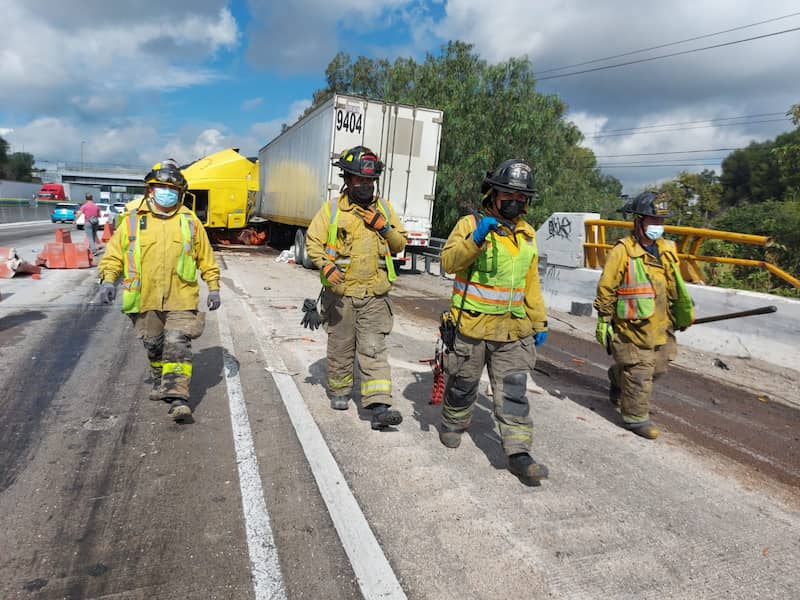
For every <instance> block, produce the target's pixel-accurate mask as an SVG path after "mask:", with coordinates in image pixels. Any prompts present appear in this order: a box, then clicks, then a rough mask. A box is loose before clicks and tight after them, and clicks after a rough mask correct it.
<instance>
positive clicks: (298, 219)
mask: <svg viewBox="0 0 800 600" xmlns="http://www.w3.org/2000/svg"><path fill="white" fill-rule="evenodd" d="M441 132H442V111H440V110H435V109H430V108H422V107H419V106H408V105H403V104H396V103H391V102H382V101H378V100H369V99H367V98H360V97H356V96H347V95H343V94H334V96H333V97H332V98H331V99H330V100H328V101H326V102H325V103H323V104H321V105H320V106H318V107H316V108H315V109H314V110H313V111H312V112H310V113H309V114H308V115H306V116H305V117H303V118H302V119H300V120H299V121H298V122H297V123H295V124H294V125H292V126H291V127H289V128H288V129H287V130H286V131H284V132H283V133H281V134H280V135H279V136H278V137H276V138H275V139H273V140H272V141H271V142H269V143H268V144H267V145H266V146H264V147H263V148H261V150H259V152H258V162H259V192H258V197H257V201H256V207H255V211H254V217H255V218H254V219H251V220H263V221H267V222H268V224H269V231H270V237H271V240H273V241H278V240H280V239H283V240H286V242H288V243H291V241H292V240H294V247H295V258H296V260H297V262H302V264H303V265H304V266H306V267H309V268H310V267H311V262H310V261H309V259H308V256H307V255H306V252H305V247H306V244H305V232H306V228H307V227H308V224H309V223H310V222H311V219H312V218H313V217H314V215H315V214H316V213H317V211H318V210H319V208H320V206H322V204H323V203H324V202H326V201H328V199H330V198H331V197H332V196H337V195H338V194H339V190H340V189H341V187H342V179H341V178H340V177H339V173H340V170H339V169H338V168H336V167H334V166H332V162H333V161H334V160H335V159H336V158H338V157H339V156H340V154H341V153H342V152H344V150H346V149H348V148H351V147H353V146H359V145H361V146H367V147H368V148H370V149H371V150H373V151H374V152H377V153H378V156H379V158H380V159H381V160H382V161H383V163H384V165H385V167H384V170H383V174H382V175H381V177H380V179H379V193H380V195H381V196H383V197H384V198H388V199H389V201H390V202H391V203H392V206H393V207H394V209H395V211H396V212H397V214H398V216H399V217H400V219H401V220H402V222H403V224H404V226H405V228H406V230H407V231H408V245H409V246H427V245H428V244H429V241H430V236H431V219H432V217H433V201H434V192H435V189H436V173H437V170H438V161H439V143H440V140H441ZM400 258H402V257H400Z"/></svg>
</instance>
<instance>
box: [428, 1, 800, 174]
mask: <svg viewBox="0 0 800 600" xmlns="http://www.w3.org/2000/svg"><path fill="white" fill-rule="evenodd" d="M445 12H446V16H445V18H444V19H442V20H441V21H440V22H439V23H438V25H437V28H436V30H435V31H436V32H437V34H438V35H439V36H440V37H442V38H443V39H460V40H463V41H466V42H470V43H472V44H474V46H475V49H476V51H477V52H478V53H479V54H480V55H481V56H482V57H484V58H486V59H487V60H489V61H490V62H498V61H502V60H506V59H508V58H510V57H512V56H521V55H528V56H529V57H530V59H531V61H532V64H533V69H534V72H536V73H539V74H540V79H539V81H538V82H537V89H538V90H540V91H543V92H545V93H554V94H557V95H559V96H560V97H561V98H562V99H563V100H564V101H565V102H566V103H567V104H568V106H569V109H570V111H571V116H570V118H571V119H572V120H573V122H575V123H576V125H578V126H579V127H580V128H581V130H582V131H583V132H584V134H586V135H587V136H588V135H590V134H591V132H592V131H594V130H595V129H600V130H609V129H619V128H625V127H636V126H642V125H652V124H657V123H674V122H680V121H695V120H700V119H714V118H721V117H730V116H735V115H748V114H757V113H766V112H773V111H785V110H786V109H788V107H789V106H790V105H791V104H793V103H796V102H797V101H798V99H800V98H798V94H797V83H796V78H795V77H793V76H792V75H790V74H791V73H795V72H796V71H797V66H796V64H795V63H796V56H797V54H798V52H799V51H800V34H798V33H797V32H794V33H789V34H785V35H781V36H775V37H771V38H766V39H762V40H754V41H751V42H746V43H741V44H735V45H730V46H727V47H724V48H719V49H714V50H706V51H702V52H695V53H691V54H687V55H685V56H677V57H673V58H665V59H661V60H655V61H651V62H645V63H641V64H633V65H629V66H625V67H620V68H616V69H608V70H603V71H597V72H594V73H586V74H583V75H575V76H572V77H561V78H556V79H549V80H547V79H542V78H543V77H547V76H549V75H554V74H562V73H565V72H570V71H574V70H580V69H588V68H592V67H596V66H602V65H605V64H612V63H619V62H625V61H628V60H635V59H640V58H647V57H652V56H657V55H660V54H668V53H671V52H678V51H681V50H687V49H691V48H699V47H703V46H710V45H713V44H719V43H724V42H729V41H734V40H740V39H744V38H748V37H753V36H757V35H761V34H765V33H769V32H774V31H779V30H783V29H788V28H791V27H797V26H798V25H800V16H797V17H792V18H789V19H782V20H778V21H775V22H772V23H767V24H763V25H759V26H757V27H751V28H746V29H741V30H738V31H733V32H730V33H728V34H725V35H720V36H713V37H708V38H705V39H702V40H697V41H695V42H692V43H688V44H681V45H676V46H669V47H666V48H661V49H657V50H653V51H651V52H648V53H641V54H635V55H631V56H625V57H620V58H617V59H614V60H612V61H607V62H601V63H592V64H588V65H584V66H581V67H575V68H572V69H567V70H564V71H558V72H543V71H546V70H547V69H551V68H554V67H561V66H565V65H571V64H576V63H582V62H584V61H590V60H593V59H597V58H602V57H607V56H611V55H616V54H622V53H625V52H630V51H633V50H638V49H641V48H648V47H652V46H657V45H661V44H667V43H671V42H675V41H679V40H683V39H687V38H691V37H695V36H701V35H705V34H709V33H714V32H718V31H722V30H726V29H731V28H734V27H740V26H743V25H747V24H752V23H756V22H759V21H764V20H767V19H771V18H775V17H779V16H783V15H788V14H790V13H795V12H797V3H796V2H795V1H794V0H775V1H774V2H770V3H769V4H765V3H764V2H759V1H756V0H741V1H740V2H737V3H734V4H732V3H730V2H724V1H723V0H674V1H673V2H667V3H664V2H662V3H652V2H644V3H632V2H629V1H628V0H625V1H623V0H608V1H606V2H600V3H598V2H593V1H590V0H566V1H565V0H537V2H530V0H497V1H496V2H494V3H493V4H492V7H491V9H487V7H486V3H485V2H484V1H483V0H448V2H447V4H446V8H445ZM789 128H790V125H789V122H788V120H786V122H785V123H761V124H756V123H753V124H751V125H748V126H737V127H721V126H716V127H709V128H705V129H692V130H683V131H673V132H669V133H655V131H650V132H649V133H648V134H641V133H640V134H637V135H630V136H619V137H611V138H596V139H587V141H586V145H587V146H588V147H591V148H592V149H593V150H595V151H596V152H597V154H633V153H641V152H664V151H683V150H689V149H705V148H717V147H719V148H722V147H737V146H742V145H746V144H747V143H749V142H750V141H751V140H753V139H767V138H770V137H774V136H775V135H776V134H777V133H780V132H781V131H785V130H787V129H789ZM719 154H724V153H717V155H719ZM667 158H670V159H674V158H676V156H673V155H666V158H665V159H664V160H662V161H660V163H659V164H667V163H666V159H667ZM677 158H680V156H677ZM619 160H620V161H622V160H628V161H629V162H630V161H634V160H643V159H640V158H634V157H630V158H629V159H619ZM600 162H604V161H600ZM675 162H676V163H677V162H679V161H677V160H676V161H675ZM695 162H697V161H695ZM683 164H686V163H685V162H684V163H683ZM684 168H686V169H687V170H690V171H692V170H698V171H699V170H701V169H702V168H703V167H702V166H695V167H683V166H680V167H675V168H674V169H670V168H668V167H659V168H653V169H647V168H638V167H637V168H633V167H631V168H629V169H627V170H621V169H609V170H608V171H607V172H608V173H610V174H613V175H615V176H618V177H620V178H621V179H623V180H624V181H625V183H626V186H635V185H640V184H642V182H647V181H652V180H653V179H657V178H659V177H661V178H663V177H671V176H673V175H674V174H676V173H677V172H678V171H680V170H682V169H684ZM710 168H716V169H717V172H719V166H718V165H717V166H716V167H713V166H712V167H710Z"/></svg>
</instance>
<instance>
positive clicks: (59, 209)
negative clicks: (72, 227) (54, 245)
mask: <svg viewBox="0 0 800 600" xmlns="http://www.w3.org/2000/svg"><path fill="white" fill-rule="evenodd" d="M79 208H80V206H79V205H78V204H74V203H72V202H59V203H58V204H56V207H55V208H54V209H53V212H51V213H50V220H51V221H52V222H53V223H74V222H75V213H76V212H78V209H79Z"/></svg>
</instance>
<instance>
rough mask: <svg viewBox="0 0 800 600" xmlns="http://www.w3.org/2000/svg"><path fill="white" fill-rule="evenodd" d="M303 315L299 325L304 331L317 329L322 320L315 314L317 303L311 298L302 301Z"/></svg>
mask: <svg viewBox="0 0 800 600" xmlns="http://www.w3.org/2000/svg"><path fill="white" fill-rule="evenodd" d="M303 313H305V314H304V315H303V318H302V320H301V321H300V324H301V325H302V326H303V327H305V328H306V329H311V330H314V329H318V328H319V326H320V325H321V324H322V319H321V318H320V316H319V313H318V312H317V301H316V300H314V299H313V298H306V299H305V300H303Z"/></svg>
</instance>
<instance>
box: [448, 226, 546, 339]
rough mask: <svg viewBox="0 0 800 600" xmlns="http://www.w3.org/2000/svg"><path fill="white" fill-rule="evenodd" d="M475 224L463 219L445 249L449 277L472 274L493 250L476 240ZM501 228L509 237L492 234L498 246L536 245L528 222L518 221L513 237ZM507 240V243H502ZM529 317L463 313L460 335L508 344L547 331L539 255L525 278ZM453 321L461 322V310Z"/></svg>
mask: <svg viewBox="0 0 800 600" xmlns="http://www.w3.org/2000/svg"><path fill="white" fill-rule="evenodd" d="M474 223H475V221H474V219H473V218H472V217H463V218H461V219H459V221H458V223H456V225H455V227H454V228H453V231H451V232H450V236H449V237H448V238H447V242H446V243H445V245H444V248H443V249H442V256H441V261H442V267H443V268H444V270H445V271H446V272H448V273H458V272H460V271H468V270H469V268H470V266H471V265H472V263H474V262H475V260H476V259H477V258H478V256H479V255H480V254H481V253H482V252H485V251H486V249H487V248H488V247H489V244H490V239H489V237H487V239H486V241H485V242H484V243H483V244H482V245H481V246H478V245H477V244H476V243H475V240H474V239H473V237H472V232H473V231H474V227H475V225H474ZM500 227H501V228H503V230H504V231H505V232H506V233H507V235H506V236H498V235H497V234H496V233H494V232H492V233H490V234H489V236H495V237H496V238H497V240H498V243H510V244H512V245H514V244H516V245H519V244H523V243H527V242H528V241H529V240H533V244H534V247H535V244H536V241H535V240H536V231H535V230H534V229H533V227H532V226H531V225H530V224H529V223H528V222H527V221H525V220H524V219H521V218H520V219H518V220H517V222H516V224H515V228H516V230H515V232H514V233H512V232H511V231H510V230H509V229H507V228H506V227H505V226H504V225H500ZM500 240H503V241H500ZM524 304H525V315H526V316H525V317H524V318H520V317H517V316H515V315H514V314H513V313H512V312H505V313H503V314H494V315H493V314H485V313H480V312H476V311H466V310H465V311H463V312H462V315H461V325H460V327H459V331H460V332H461V334H462V335H465V336H467V337H470V338H473V339H478V340H491V341H495V342H508V341H514V340H519V339H522V338H526V337H528V336H529V335H531V334H533V333H535V332H538V331H547V314H546V312H545V306H544V298H542V288H541V285H540V282H539V255H538V252H537V253H536V254H535V255H534V257H533V261H532V262H531V264H530V267H529V268H528V273H527V275H526V277H525V303H524ZM451 311H452V314H453V318H454V319H457V318H458V308H457V307H452V308H451Z"/></svg>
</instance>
